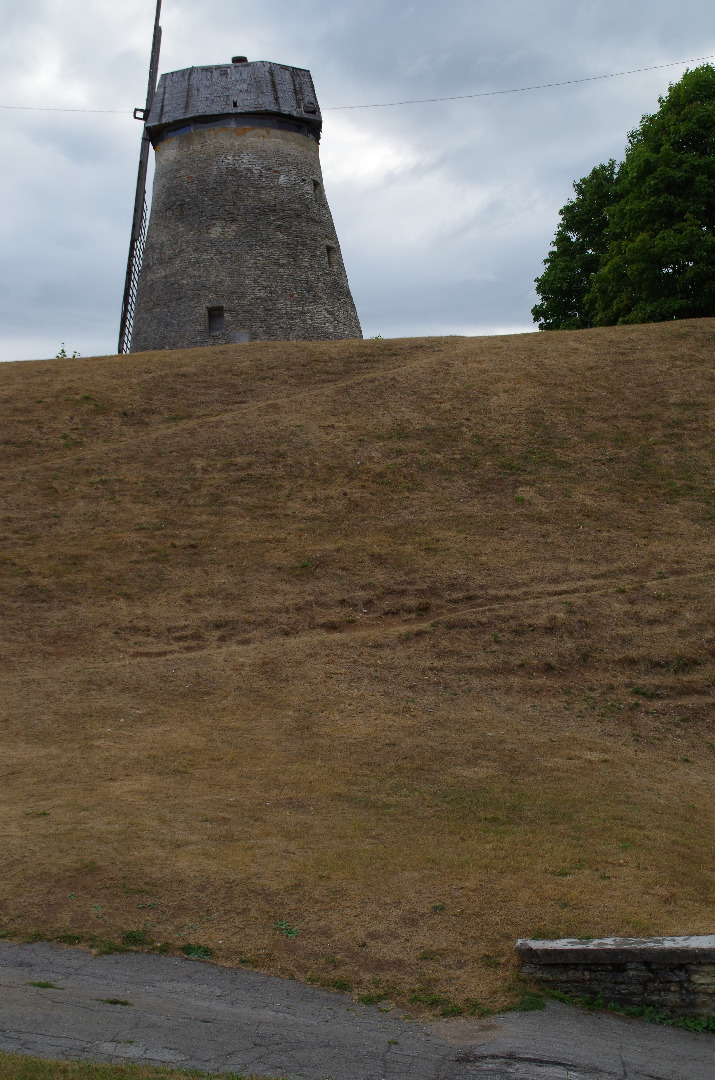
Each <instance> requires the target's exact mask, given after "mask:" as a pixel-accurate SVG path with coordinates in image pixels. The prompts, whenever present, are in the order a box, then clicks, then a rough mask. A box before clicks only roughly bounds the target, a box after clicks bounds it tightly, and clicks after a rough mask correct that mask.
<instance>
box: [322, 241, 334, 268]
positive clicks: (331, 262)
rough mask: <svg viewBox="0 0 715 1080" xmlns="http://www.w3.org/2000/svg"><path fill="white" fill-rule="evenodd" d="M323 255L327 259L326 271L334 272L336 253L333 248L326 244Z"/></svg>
mask: <svg viewBox="0 0 715 1080" xmlns="http://www.w3.org/2000/svg"><path fill="white" fill-rule="evenodd" d="M325 254H326V255H327V257H328V270H334V269H335V267H336V266H337V253H336V251H335V248H334V247H331V246H330V244H328V246H327V247H326V249H325Z"/></svg>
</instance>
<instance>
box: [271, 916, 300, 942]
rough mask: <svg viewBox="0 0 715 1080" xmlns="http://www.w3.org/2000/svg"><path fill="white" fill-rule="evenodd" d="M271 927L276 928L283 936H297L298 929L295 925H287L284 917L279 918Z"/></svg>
mask: <svg viewBox="0 0 715 1080" xmlns="http://www.w3.org/2000/svg"><path fill="white" fill-rule="evenodd" d="M273 929H274V930H277V931H278V933H279V934H282V935H283V937H287V938H294V937H298V934H299V933H300V930H299V929H298V927H297V926H289V925H288V923H287V922H286V921H285V919H280V920H279V921H278V922H277V923H274V924H273Z"/></svg>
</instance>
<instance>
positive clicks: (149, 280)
mask: <svg viewBox="0 0 715 1080" xmlns="http://www.w3.org/2000/svg"><path fill="white" fill-rule="evenodd" d="M156 25H157V26H158V11H157V24H156ZM156 42H157V35H156V31H155V47H156ZM155 79H156V75H154V80H155ZM151 83H152V77H151V76H150V91H149V96H148V100H147V109H146V110H142V115H141V117H140V118H141V119H144V120H145V132H144V139H145V142H146V140H149V141H150V142H151V144H152V145H153V147H154V151H155V157H156V160H155V174H154V187H153V196H152V207H151V216H150V218H149V222H148V227H147V225H146V211H145V210H144V218H143V223H144V228H143V230H142V228H141V221H142V216H141V211H140V208H139V202H140V200H139V187H141V166H140V184H139V185H138V189H137V207H136V209H135V226H136V224H137V221H139V223H140V227H139V229H138V231H137V238H136V243H134V233H133V234H132V250H130V260H129V262H130V265H129V268H128V271H127V289H126V290H125V304H124V309H123V313H122V331H121V334H120V345H119V351H120V352H129V351H131V352H139V351H143V350H148V349H179V348H188V347H191V346H197V345H207V344H213V343H216V344H226V343H229V342H236V341H253V340H263V341H275V340H301V339H308V340H320V339H338V338H357V337H361V336H362V334H361V331H360V323H359V321H358V317H357V313H356V311H355V304H354V303H353V299H352V296H351V294H350V287H349V285H348V279H347V275H346V273H345V268H344V266H343V260H342V256H341V254H340V245H339V243H338V238H337V235H336V233H335V227H334V225H333V220H332V217H331V214H330V208H329V206H328V203H327V200H326V197H325V191H324V188H323V178H322V174H321V170H320V159H319V155H318V145H319V141H320V134H321V127H322V121H321V116H320V110H319V107H318V101H317V98H316V94H315V88H314V86H313V80H312V78H311V75H310V72H309V71H306V70H304V69H301V68H293V67H286V66H284V65H282V64H275V63H271V62H267V61H258V62H254V63H248V61H247V60H246V57H243V56H236V57H234V58H233V60H232V62H231V63H230V64H220V65H216V66H210V67H200V68H186V69H184V70H182V71H173V72H170V73H169V74H167V75H162V77H161V79H160V80H159V84H158V86H157V87H156V92H155V93H154V92H153V91H152V86H151ZM139 111H140V110H137V113H138V112H139ZM147 145H148V144H147ZM143 147H144V144H143ZM144 175H145V176H146V172H145V173H144ZM141 196H142V197H141V204H142V207H144V197H143V196H144V192H143V188H142V191H141ZM144 239H145V243H144ZM132 252H133V254H132Z"/></svg>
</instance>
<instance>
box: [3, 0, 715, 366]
mask: <svg viewBox="0 0 715 1080" xmlns="http://www.w3.org/2000/svg"><path fill="white" fill-rule="evenodd" d="M711 14H712V12H711V9H710V5H709V4H706V3H705V0H680V2H679V3H678V4H674V3H673V2H672V0H649V2H648V4H647V5H646V4H645V3H644V2H643V0H639V2H634V0H630V2H629V0H600V2H599V0H589V2H585V0H540V2H539V3H537V2H536V0H500V2H497V0H441V2H439V3H438V2H436V0H416V2H414V3H407V2H402V0H360V2H353V3H348V2H345V0H300V2H299V3H296V2H295V0H261V2H260V3H257V2H255V3H248V2H247V0H164V4H163V12H162V20H161V21H162V26H163V30H164V37H163V45H162V55H161V64H160V70H161V71H171V70H174V69H176V68H183V67H189V66H192V65H200V64H215V63H228V62H229V61H230V59H231V56H232V55H233V54H236V53H245V54H246V55H247V56H248V58H249V59H250V60H275V61H278V62H280V63H285V64H292V65H295V66H297V67H307V68H310V70H311V71H312V74H313V79H314V81H315V85H316V89H317V93H318V97H319V100H320V103H321V107H322V109H323V116H324V133H323V141H322V144H321V157H322V163H323V172H324V177H325V186H326V194H327V196H328V199H329V202H330V205H331V208H332V211H333V216H334V218H335V223H336V227H337V230H338V236H339V238H340V242H341V247H342V250H343V256H344V259H345V265H346V267H347V271H348V276H349V278H350V284H351V286H352V291H353V296H354V298H355V302H356V304H357V309H358V314H359V316H360V319H361V322H362V327H363V332H364V334H365V336H366V337H368V336H374V335H376V334H382V335H383V336H384V337H394V336H411V335H422V334H485V333H502V332H511V331H519V330H528V329H531V328H532V322H531V315H530V308H531V306H532V305H533V304H534V303H535V300H536V296H535V293H534V285H533V279H534V277H535V276H536V275H537V274H538V273H540V271H541V261H542V260H543V258H544V257H545V255H546V253H547V251H548V247H549V243H550V241H551V238H552V237H553V234H554V230H555V228H556V225H557V223H558V211H559V208H560V207H561V206H562V205H563V204H564V202H565V201H566V199H567V198H569V196H570V195H571V193H572V189H571V184H572V182H573V181H574V180H575V179H577V178H579V177H581V176H583V175H585V174H586V173H587V172H589V171H590V169H591V168H592V167H593V166H594V165H596V164H598V163H599V162H601V161H605V160H607V159H608V158H609V157H616V158H620V157H622V154H623V150H624V146H625V140H626V135H627V132H628V131H629V129H631V128H633V127H635V126H636V125H637V124H638V122H639V120H640V117H641V115H642V114H643V113H645V112H653V111H655V109H656V108H657V104H658V103H657V99H658V95H659V94H661V93H664V92H665V91H667V87H668V83H669V82H671V81H676V80H677V79H678V78H679V77H680V75H681V74H682V72H683V70H684V66H680V67H671V68H665V69H662V70H659V71H649V72H643V73H640V74H636V75H629V76H626V77H623V78H615V79H604V80H602V81H599V82H591V83H583V84H581V85H576V86H564V87H556V88H552V89H547V90H537V91H534V92H530V93H522V94H506V95H503V96H498V97H491V98H482V99H476V100H471V101H470V100H467V101H453V102H441V103H434V104H420V105H406V106H401V107H396V108H384V109H383V108H379V109H357V110H347V111H340V110H336V111H331V109H330V107H331V106H344V105H354V104H366V103H380V102H389V101H395V100H403V99H405V98H422V97H438V96H446V95H450V94H469V93H477V92H480V91H486V90H504V89H510V88H513V87H521V86H528V85H533V84H536V83H545V82H553V81H559V80H564V79H579V78H585V77H588V76H592V75H601V74H606V73H608V72H617V71H621V70H624V69H628V68H637V67H644V66H648V65H653V64H664V63H668V62H670V61H673V60H681V59H689V58H691V57H700V56H705V55H707V54H709V53H715V30H712V29H710V28H711V27H712V18H711ZM0 15H1V18H2V23H1V24H0V25H1V27H2V34H1V36H0V105H24V106H54V107H63V106H64V107H68V108H95V109H118V110H125V113H124V114H123V115H121V114H119V115H113V114H104V115H101V114H98V115H91V114H86V113H61V112H54V113H52V112H29V111H13V110H9V109H0V145H1V154H2V168H0V205H2V207H3V212H2V224H1V233H0V360H16V359H31V358H35V357H45V356H53V355H55V353H56V352H57V351H58V349H59V347H60V343H61V342H63V341H64V342H65V344H66V348H67V350H68V351H69V352H71V351H72V350H74V349H76V350H78V351H79V352H81V353H82V355H83V356H89V355H96V354H101V353H110V352H114V351H116V341H117V331H118V323H119V313H120V306H121V298H122V290H123V284H124V272H125V267H126V256H127V246H128V239H129V229H130V223H131V214H132V204H133V198H134V185H135V178H136V166H137V159H138V153H139V140H140V135H141V125H140V124H139V123H138V122H137V121H135V120H133V119H132V117H131V110H132V108H133V107H134V106H141V105H143V104H144V97H145V94H146V78H147V68H148V60H149V49H150V42H151V28H152V23H153V17H154V0H121V2H120V0H101V2H98V0H93V2H89V0H27V2H25V3H23V4H20V3H18V2H17V0H0Z"/></svg>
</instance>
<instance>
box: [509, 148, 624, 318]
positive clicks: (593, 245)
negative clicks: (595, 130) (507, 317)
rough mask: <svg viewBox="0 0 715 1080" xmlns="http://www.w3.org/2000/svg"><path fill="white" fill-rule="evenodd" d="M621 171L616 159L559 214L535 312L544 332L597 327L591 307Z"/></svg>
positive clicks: (579, 187) (580, 183) (580, 185)
mask: <svg viewBox="0 0 715 1080" xmlns="http://www.w3.org/2000/svg"><path fill="white" fill-rule="evenodd" d="M617 177H618V166H617V165H616V162H615V161H614V160H613V159H611V161H609V162H608V163H607V164H606V165H597V166H596V168H595V169H592V170H591V172H590V173H589V174H588V176H584V177H583V179H582V180H577V181H576V183H575V184H574V191H575V192H576V198H575V199H569V201H568V202H567V203H566V205H565V206H564V207H563V209H562V210H561V211H560V212H559V213H560V217H561V222H560V224H559V227H558V229H557V230H556V236H555V237H554V239H553V242H552V244H551V248H552V250H551V251H550V252H549V254H548V255H547V257H546V258H545V259H544V266H545V267H546V269H545V271H544V273H543V274H542V275H541V277H540V278H537V279H536V285H537V292H538V293H539V296H540V297H541V303H540V304H537V305H536V307H534V308H532V309H531V314H532V315H533V316H534V322H538V323H539V329H540V330H579V329H582V328H583V327H585V326H592V325H593V321H592V320H593V316H594V314H595V312H593V311H592V310H591V307H590V305H589V303H588V302H587V294H588V291H589V289H590V288H591V283H592V281H593V276H594V274H595V273H596V271H597V270H598V268H599V266H600V265H601V259H602V257H603V256H604V255H605V254H606V251H607V249H608V217H607V214H606V211H607V209H608V207H609V206H610V205H611V203H612V202H613V201H614V199H615V198H616V182H617Z"/></svg>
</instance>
